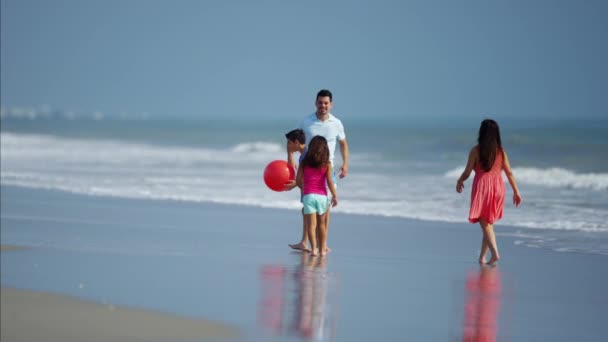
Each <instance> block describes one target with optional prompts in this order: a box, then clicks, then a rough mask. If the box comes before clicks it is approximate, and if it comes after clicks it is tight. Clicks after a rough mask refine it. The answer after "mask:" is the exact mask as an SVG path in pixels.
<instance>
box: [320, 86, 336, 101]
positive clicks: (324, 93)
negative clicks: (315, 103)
mask: <svg viewBox="0 0 608 342" xmlns="http://www.w3.org/2000/svg"><path fill="white" fill-rule="evenodd" d="M326 96H327V97H329V102H332V101H333V97H332V95H331V91H329V90H327V89H321V90H319V92H318V93H317V100H318V99H319V97H326Z"/></svg>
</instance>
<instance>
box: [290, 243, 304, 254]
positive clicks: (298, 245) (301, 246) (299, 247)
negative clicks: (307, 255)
mask: <svg viewBox="0 0 608 342" xmlns="http://www.w3.org/2000/svg"><path fill="white" fill-rule="evenodd" d="M289 247H291V249H295V250H298V251H303V252H308V251H309V249H308V247H306V245H305V244H303V243H302V242H300V243H296V244H293V245H292V244H289Z"/></svg>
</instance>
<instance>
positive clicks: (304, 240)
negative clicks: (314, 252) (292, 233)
mask: <svg viewBox="0 0 608 342" xmlns="http://www.w3.org/2000/svg"><path fill="white" fill-rule="evenodd" d="M289 247H291V248H292V249H297V250H300V251H307V250H308V231H307V230H306V215H304V208H302V239H301V240H300V242H298V243H294V244H289Z"/></svg>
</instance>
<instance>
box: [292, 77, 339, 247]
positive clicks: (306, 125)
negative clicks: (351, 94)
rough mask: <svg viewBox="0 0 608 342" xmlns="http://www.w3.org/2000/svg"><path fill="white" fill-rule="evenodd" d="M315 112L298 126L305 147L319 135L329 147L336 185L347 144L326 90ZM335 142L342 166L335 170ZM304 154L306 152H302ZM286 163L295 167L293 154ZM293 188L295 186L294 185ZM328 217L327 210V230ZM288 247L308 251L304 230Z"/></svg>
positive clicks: (320, 94) (331, 98)
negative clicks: (298, 239) (302, 133)
mask: <svg viewBox="0 0 608 342" xmlns="http://www.w3.org/2000/svg"><path fill="white" fill-rule="evenodd" d="M315 106H316V107H317V111H316V112H314V113H312V114H310V115H309V116H307V117H306V118H304V120H303V121H302V123H301V124H300V127H299V128H301V129H302V130H304V133H305V135H306V146H307V147H308V143H309V142H310V140H311V139H312V138H314V137H315V136H317V135H320V136H322V137H324V138H325V139H327V145H328V147H329V161H330V162H331V165H332V166H333V169H334V170H336V171H334V175H333V180H334V184H336V185H337V184H338V182H337V178H336V173H338V176H339V177H340V178H344V177H346V175H347V174H348V143H347V142H346V134H345V132H344V126H343V125H342V121H340V120H339V119H338V118H336V117H335V116H334V115H333V114H331V113H330V110H331V108H332V106H333V96H332V93H331V92H330V91H329V90H327V89H322V90H320V91H319V92H318V93H317V100H316V103H315ZM336 142H337V143H338V144H339V145H340V154H341V155H342V166H341V167H340V168H339V169H337V168H336V167H335V166H334V155H335V150H336ZM304 153H306V151H304ZM287 162H288V163H289V164H291V165H293V166H294V167H295V165H296V161H295V159H294V158H293V153H290V152H289V151H288V153H287ZM294 187H295V184H294ZM329 217H330V210H329V208H328V209H327V228H328V229H329ZM289 247H291V248H293V249H298V250H307V249H308V235H307V234H306V230H305V229H302V239H301V240H300V242H299V243H296V244H290V245H289Z"/></svg>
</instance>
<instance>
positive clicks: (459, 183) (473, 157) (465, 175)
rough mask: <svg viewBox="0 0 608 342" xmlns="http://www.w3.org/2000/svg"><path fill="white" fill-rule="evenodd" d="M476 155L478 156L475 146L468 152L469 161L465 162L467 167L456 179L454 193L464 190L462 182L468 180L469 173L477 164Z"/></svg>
mask: <svg viewBox="0 0 608 342" xmlns="http://www.w3.org/2000/svg"><path fill="white" fill-rule="evenodd" d="M477 155H478V153H477V146H475V147H473V148H472V149H471V151H470V152H469V159H468V160H467V166H466V167H465V168H464V171H463V172H462V174H461V175H460V178H458V181H457V182H456V191H457V192H458V193H461V192H462V189H464V181H465V180H467V178H469V176H470V175H471V171H473V168H474V167H475V164H476V163H477Z"/></svg>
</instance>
